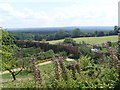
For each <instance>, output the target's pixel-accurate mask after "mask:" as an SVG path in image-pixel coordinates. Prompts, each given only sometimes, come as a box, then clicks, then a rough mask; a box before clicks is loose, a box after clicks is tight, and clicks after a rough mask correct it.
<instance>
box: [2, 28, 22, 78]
mask: <svg viewBox="0 0 120 90" xmlns="http://www.w3.org/2000/svg"><path fill="white" fill-rule="evenodd" d="M0 31H2V52H0V53H1V54H2V60H1V61H0V62H1V63H2V71H6V70H8V71H9V72H10V73H11V75H12V77H13V79H14V80H16V75H18V74H19V72H21V71H22V69H21V70H20V71H18V72H17V73H15V72H14V70H13V69H14V68H16V67H17V65H16V63H17V62H16V61H17V58H16V57H15V56H14V50H16V49H17V46H16V45H15V44H14V38H13V37H12V36H10V34H9V33H8V32H7V31H4V30H2V28H0Z"/></svg>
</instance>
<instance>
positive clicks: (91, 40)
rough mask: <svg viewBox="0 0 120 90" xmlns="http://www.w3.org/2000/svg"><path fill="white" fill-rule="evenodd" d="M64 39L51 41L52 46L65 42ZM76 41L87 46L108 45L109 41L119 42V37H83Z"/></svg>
mask: <svg viewBox="0 0 120 90" xmlns="http://www.w3.org/2000/svg"><path fill="white" fill-rule="evenodd" d="M63 40H64V39H61V40H53V41H49V43H50V44H56V43H59V42H63ZM74 40H76V41H77V43H79V42H83V41H84V42H85V43H87V44H101V43H106V42H108V41H111V42H116V41H117V40H118V36H104V37H81V38H74Z"/></svg>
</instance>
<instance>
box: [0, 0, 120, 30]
mask: <svg viewBox="0 0 120 90" xmlns="http://www.w3.org/2000/svg"><path fill="white" fill-rule="evenodd" d="M118 2H119V0H0V26H1V27H3V28H27V27H63V26H115V25H118Z"/></svg>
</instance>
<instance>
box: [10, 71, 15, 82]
mask: <svg viewBox="0 0 120 90" xmlns="http://www.w3.org/2000/svg"><path fill="white" fill-rule="evenodd" d="M8 71H9V72H10V73H11V75H12V77H13V81H14V80H16V77H15V76H16V75H15V72H12V71H11V70H8Z"/></svg>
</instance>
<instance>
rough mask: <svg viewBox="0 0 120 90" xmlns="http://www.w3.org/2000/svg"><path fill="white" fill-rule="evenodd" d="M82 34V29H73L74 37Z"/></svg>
mask: <svg viewBox="0 0 120 90" xmlns="http://www.w3.org/2000/svg"><path fill="white" fill-rule="evenodd" d="M79 36H80V29H79V28H76V29H74V30H73V31H72V37H79Z"/></svg>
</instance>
